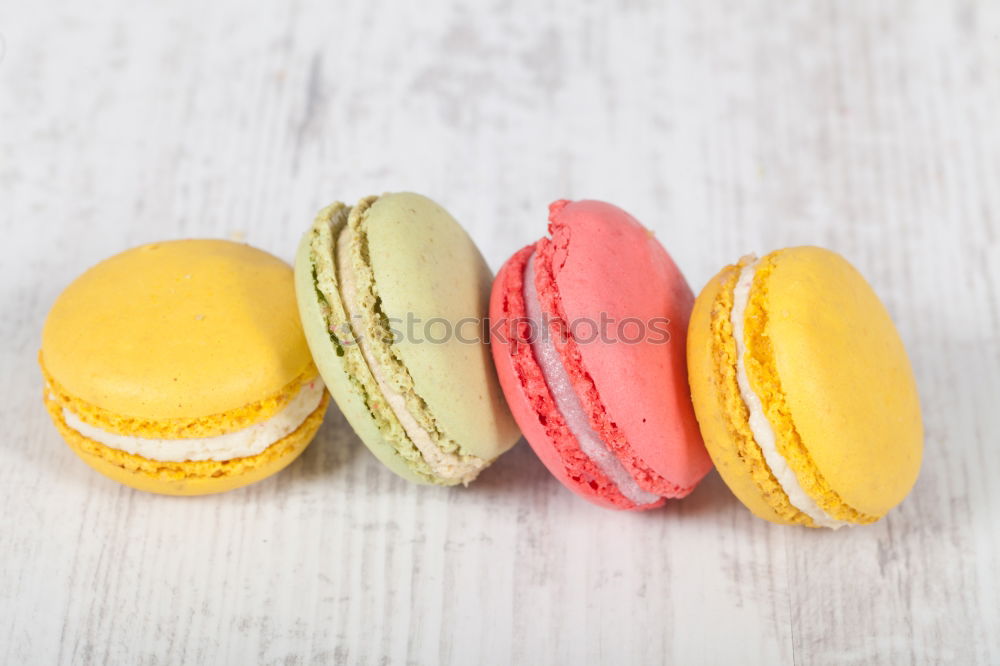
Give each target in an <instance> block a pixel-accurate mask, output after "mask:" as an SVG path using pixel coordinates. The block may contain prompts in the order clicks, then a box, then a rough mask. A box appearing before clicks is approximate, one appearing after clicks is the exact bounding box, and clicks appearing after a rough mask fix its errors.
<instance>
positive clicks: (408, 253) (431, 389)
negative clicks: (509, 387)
mask: <svg viewBox="0 0 1000 666" xmlns="http://www.w3.org/2000/svg"><path fill="white" fill-rule="evenodd" d="M492 277H493V276H492V274H491V272H490V270H489V267H488V266H487V265H486V262H485V261H484V260H483V257H482V255H481V254H480V252H479V250H478V249H477V248H476V246H475V244H474V243H473V242H472V239H471V238H469V235H468V234H467V233H466V232H465V230H464V229H462V227H461V226H460V225H459V224H458V222H456V221H455V219H454V218H453V217H452V216H451V215H449V214H448V212H447V211H446V210H444V208H442V207H441V206H439V205H438V204H436V203H434V202H433V201H431V200H430V199H428V198H426V197H423V196H420V195H418V194H412V193H392V194H383V195H382V196H372V197H366V198H364V199H362V200H361V201H360V202H358V204H357V205H356V206H353V207H350V206H346V205H344V204H342V203H339V202H338V203H334V204H332V205H330V206H327V207H326V208H324V209H323V210H321V211H320V212H319V214H318V215H317V217H316V220H315V221H314V222H313V225H312V227H311V228H310V229H309V230H308V231H307V232H306V233H305V235H304V236H303V238H302V242H301V244H300V245H299V251H298V256H297V257H296V261H295V290H296V295H297V298H298V303H299V313H300V316H301V318H302V325H303V328H304V330H305V334H306V340H307V341H308V343H309V347H310V349H311V351H312V355H313V359H314V360H315V362H316V366H317V367H318V368H319V371H320V374H322V376H323V380H324V382H325V383H326V385H327V387H328V388H329V390H330V393H331V394H332V395H333V398H334V400H335V401H336V402H337V404H338V406H339V407H340V409H341V411H342V412H343V413H344V416H345V417H346V418H347V420H348V422H349V423H350V424H351V426H352V427H353V428H354V430H355V432H356V433H357V434H358V436H359V437H360V438H361V440H362V441H364V443H365V444H366V445H367V446H368V448H369V449H371V451H372V453H374V454H375V456H376V457H377V458H378V459H379V460H380V461H382V463H383V464H385V465H386V466H387V467H388V468H389V469H391V470H392V471H393V472H395V473H396V474H398V475H400V476H402V477H404V478H406V479H409V480H411V481H416V482H420V483H429V484H437V485H454V484H457V483H466V484H467V483H469V482H470V481H472V480H473V479H474V478H476V476H477V475H478V474H479V472H481V471H482V470H483V469H485V468H486V467H487V466H488V465H489V464H490V463H491V462H492V461H493V460H494V459H496V458H497V457H498V456H499V455H500V454H501V453H503V452H504V451H506V450H507V449H509V448H510V447H511V446H513V445H514V444H515V442H517V440H518V438H519V436H520V433H519V432H518V429H517V425H516V424H515V423H514V420H513V418H512V417H511V415H510V412H509V411H508V409H507V406H506V404H505V403H504V398H503V394H502V392H501V390H500V386H499V383H498V381H497V377H496V371H495V369H494V367H493V362H492V360H491V357H490V350H489V347H488V335H486V326H485V322H486V317H487V312H488V309H489V296H490V286H491V282H492Z"/></svg>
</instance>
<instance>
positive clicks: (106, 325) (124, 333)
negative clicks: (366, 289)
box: [39, 240, 329, 495]
mask: <svg viewBox="0 0 1000 666" xmlns="http://www.w3.org/2000/svg"><path fill="white" fill-rule="evenodd" d="M39 362H40V364H41V366H42V373H43V376H44V379H45V394H44V397H45V405H46V408H47V409H48V411H49V414H50V415H51V417H52V420H53V422H54V423H55V425H56V427H57V428H58V430H59V432H60V433H61V434H62V435H63V438H64V439H65V440H66V442H67V443H68V444H69V446H70V448H72V449H73V451H74V452H76V454H77V455H78V456H80V458H82V459H83V460H84V461H85V462H86V463H87V464H88V465H90V466H91V467H93V468H94V469H96V470H97V471H99V472H101V473H103V474H105V475H106V476H108V477H110V478H112V479H114V480H116V481H119V482H121V483H124V484H126V485H128V486H131V487H133V488H137V489H140V490H145V491H149V492H155V493H162V494H168V495H202V494H207V493H218V492H223V491H226V490H232V489H233V488H238V487H240V486H245V485H247V484H249V483H253V482H255V481H259V480H261V479H264V478H266V477H268V476H270V475H272V474H274V473H276V472H278V471H279V470H281V469H282V468H284V467H285V466H286V465H288V464H289V463H291V462H292V461H293V460H295V458H296V457H297V456H298V455H299V454H300V453H301V452H302V451H303V450H304V449H305V447H306V446H307V445H308V444H309V442H310V440H312V438H313V435H314V434H315V433H316V431H317V429H318V428H319V426H320V424H321V422H322V420H323V414H324V413H325V411H326V406H327V403H328V402H329V396H328V395H327V394H326V391H325V389H324V386H323V382H322V380H321V379H320V378H319V376H318V373H317V371H316V368H315V366H314V365H313V363H312V360H311V359H310V356H309V350H308V347H307V346H306V342H305V338H304V336H303V334H302V328H301V325H300V323H299V319H298V313H297V311H296V307H295V296H294V289H293V276H292V270H291V268H290V267H289V266H288V265H287V264H285V263H284V262H282V261H280V260H279V259H277V258H275V257H273V256H271V255H270V254H267V253H266V252H262V251H261V250H257V249H254V248H252V247H249V246H247V245H242V244H238V243H232V242H228V241H219V240H184V241H170V242H163V243H153V244H150V245H143V246H141V247H137V248H134V249H132V250H128V251H126V252H123V253H121V254H119V255H116V256H114V257H112V258H110V259H107V260H106V261H103V262H101V263H100V264H98V265H96V266H94V267H93V268H91V269H90V270H88V271H87V272H86V273H84V274H83V275H81V276H80V277H79V278H78V279H77V280H75V281H74V282H73V283H72V284H71V285H70V286H69V287H68V288H67V289H66V290H65V291H64V292H63V293H62V294H61V295H60V296H59V298H58V299H57V300H56V303H55V304H54V305H53V307H52V310H51V311H50V312H49V315H48V318H47V319H46V322H45V328H44V331H43V334H42V350H41V352H40V353H39Z"/></svg>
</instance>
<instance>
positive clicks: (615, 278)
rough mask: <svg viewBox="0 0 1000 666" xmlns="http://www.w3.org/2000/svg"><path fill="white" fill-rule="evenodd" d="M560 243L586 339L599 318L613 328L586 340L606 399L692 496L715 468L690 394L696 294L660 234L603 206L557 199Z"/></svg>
mask: <svg viewBox="0 0 1000 666" xmlns="http://www.w3.org/2000/svg"><path fill="white" fill-rule="evenodd" d="M549 231H550V234H551V239H543V240H542V241H540V242H539V244H538V246H537V252H538V254H539V255H540V256H542V257H544V256H546V255H549V254H551V265H552V272H553V275H554V278H555V287H556V289H557V290H558V295H559V300H560V302H561V306H562V309H563V312H564V313H565V317H566V321H567V322H569V323H570V324H571V325H573V323H574V322H577V324H576V325H577V326H578V332H577V333H576V335H577V336H579V337H583V338H585V337H586V332H587V328H588V327H589V326H591V324H590V323H588V322H591V323H593V324H595V325H598V326H599V325H600V324H601V322H602V321H610V322H612V323H611V324H610V325H609V326H608V327H607V330H606V331H605V332H604V333H602V335H608V336H610V337H611V338H612V340H611V344H603V343H602V342H601V340H600V339H599V338H598V339H597V340H594V341H593V342H586V340H585V339H584V340H578V342H582V343H581V344H576V345H575V347H576V349H578V350H579V354H580V359H581V361H582V365H583V367H584V368H585V369H586V373H587V374H588V375H589V376H590V378H591V379H592V380H593V383H594V386H595V387H596V389H597V394H598V396H599V397H600V402H601V404H602V405H603V407H604V409H605V410H606V411H607V413H608V414H609V415H610V418H611V419H612V420H613V421H614V423H615V424H616V426H617V427H618V428H619V429H620V430H621V433H622V434H623V435H624V438H625V440H626V441H627V442H628V444H629V446H630V447H631V448H632V450H633V451H634V452H635V453H636V454H638V456H639V457H640V458H641V459H642V461H644V462H645V463H646V465H648V466H649V467H650V468H651V469H652V470H653V471H654V472H656V473H657V474H658V475H660V476H662V477H663V478H664V479H666V480H667V481H668V482H669V483H671V484H673V485H675V486H677V487H678V488H681V489H683V490H684V492H685V493H686V492H687V491H689V490H690V489H691V488H692V487H694V485H695V484H697V483H698V481H700V480H701V478H702V477H703V476H705V474H707V473H708V471H709V470H710V469H711V468H712V462H711V460H710V458H709V457H708V454H707V453H706V451H705V448H704V446H703V445H702V442H701V434H700V432H699V430H698V424H697V421H696V420H695V417H694V412H693V409H692V406H691V400H690V396H689V393H688V384H687V369H686V357H685V354H684V352H683V350H684V349H685V344H686V338H687V326H688V318H689V316H690V312H691V307H692V305H693V303H694V296H693V294H692V293H691V290H690V288H689V287H688V285H687V282H686V281H685V279H684V277H683V276H682V275H681V273H680V271H679V270H678V269H677V266H676V265H675V264H674V262H673V260H672V259H671V258H670V257H669V255H667V253H666V252H665V251H664V249H663V247H662V245H660V243H658V242H656V241H655V240H654V236H653V233H652V232H651V231H650V230H648V229H646V228H645V227H643V226H642V225H641V224H640V223H639V222H637V221H636V220H635V219H634V218H633V217H632V216H630V215H629V214H628V213H626V212H625V211H623V210H621V209H620V208H618V207H616V206H613V205H611V204H608V203H604V202H601V201H576V202H565V201H563V202H556V203H555V204H553V206H552V208H551V210H550V225H549Z"/></svg>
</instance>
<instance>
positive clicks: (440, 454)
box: [337, 225, 486, 483]
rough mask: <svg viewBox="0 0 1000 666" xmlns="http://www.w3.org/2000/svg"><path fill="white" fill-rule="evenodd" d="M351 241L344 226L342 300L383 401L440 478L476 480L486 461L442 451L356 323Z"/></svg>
mask: <svg viewBox="0 0 1000 666" xmlns="http://www.w3.org/2000/svg"><path fill="white" fill-rule="evenodd" d="M350 240H351V231H350V228H349V227H348V226H347V225H344V228H343V229H342V230H341V232H340V235H339V236H338V238H337V281H338V283H339V287H340V296H341V301H342V303H343V305H344V310H345V311H346V313H347V316H348V317H349V318H350V321H351V329H352V331H353V332H354V339H355V342H357V345H358V347H359V348H360V349H361V354H362V355H363V356H364V359H365V362H366V363H367V364H368V368H369V370H371V373H372V376H373V377H374V378H375V382H376V383H377V384H378V387H379V390H380V391H381V392H382V398H383V399H385V402H386V404H387V405H388V406H389V409H391V410H392V413H393V414H395V415H396V419H397V420H398V421H399V423H400V425H401V426H403V430H404V431H405V432H406V436H407V437H409V438H410V441H411V442H412V443H413V445H414V446H415V447H417V450H418V451H419V452H420V455H421V456H422V457H423V459H424V461H425V462H426V463H427V465H428V467H430V468H431V471H432V472H434V474H435V475H436V476H439V477H441V478H443V479H458V480H461V481H462V482H464V483H468V482H470V481H472V480H473V479H475V478H476V476H477V475H478V474H479V472H480V471H481V470H482V469H483V468H484V467H485V466H486V461H485V460H481V459H479V458H474V457H472V456H468V457H466V459H464V460H463V459H462V458H460V457H458V456H456V455H454V454H451V453H447V452H445V451H442V450H441V448H440V447H439V446H438V445H437V444H435V443H434V440H433V439H432V438H431V436H430V433H428V432H427V430H426V429H425V428H424V427H423V426H421V425H420V424H419V423H417V420H416V419H415V418H414V417H413V414H411V413H410V410H409V409H408V408H407V406H406V398H405V397H404V396H403V395H402V394H401V393H400V392H399V391H397V390H396V389H395V387H394V386H393V385H392V384H391V383H390V382H389V380H388V377H386V373H385V371H384V370H383V368H382V366H381V365H380V364H379V362H378V358H377V357H376V356H375V351H374V349H372V345H371V341H370V340H369V339H368V336H366V335H365V334H364V331H359V330H358V329H357V328H355V326H354V324H355V322H358V321H362V319H361V316H360V313H359V311H358V307H357V285H356V284H355V281H354V275H353V274H352V273H351V271H350V270H349V268H348V267H349V266H350V260H351V257H350Z"/></svg>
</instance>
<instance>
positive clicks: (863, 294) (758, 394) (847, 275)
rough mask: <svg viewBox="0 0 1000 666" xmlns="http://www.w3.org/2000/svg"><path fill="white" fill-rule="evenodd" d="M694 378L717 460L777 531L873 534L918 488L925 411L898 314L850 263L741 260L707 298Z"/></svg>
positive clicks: (812, 250) (802, 256)
mask: <svg viewBox="0 0 1000 666" xmlns="http://www.w3.org/2000/svg"><path fill="white" fill-rule="evenodd" d="M688 373H689V375H688V376H689V381H690V384H691V393H692V398H693V401H694V407H695V413H696V415H697V417H698V423H699V426H700V427H701V432H702V436H703V437H704V439H705V444H706V446H707V447H708V451H709V454H710V455H711V456H712V459H713V460H714V462H715V465H716V467H717V468H718V470H719V473H720V474H721V475H722V478H723V479H724V480H725V482H726V484H727V485H728V486H729V487H730V488H731V489H732V490H733V492H734V493H735V494H736V496H737V497H738V498H739V499H740V500H741V501H742V502H743V503H744V504H745V505H746V506H747V507H748V508H749V509H750V510H751V511H752V512H753V513H754V514H756V515H757V516H759V517H761V518H764V519H767V520H770V521H772V522H776V523H784V524H798V525H806V526H809V527H831V528H836V527H841V526H843V525H856V524H865V523H872V522H874V521H876V520H878V519H879V518H881V517H882V516H884V515H885V514H886V513H887V512H888V511H889V510H890V509H892V508H893V507H894V506H896V505H897V504H899V503H900V502H901V501H902V500H903V498H904V497H905V496H906V495H907V493H909V491H910V489H911V488H912V487H913V484H914V483H915V481H916V479H917V474H918V473H919V470H920V461H921V456H922V450H923V425H922V422H921V416H920V402H919V398H918V395H917V388H916V383H915V381H914V378H913V372H912V370H911V368H910V362H909V359H908V357H907V355H906V350H905V349H904V347H903V343H902V341H901V340H900V338H899V334H898V333H897V332H896V328H895V327H894V326H893V323H892V320H891V319H890V317H889V313H888V312H887V311H886V309H885V307H884V306H883V305H882V303H881V301H880V300H879V298H878V296H877V295H876V294H875V292H874V291H873V290H872V288H871V287H870V286H869V284H868V283H867V282H866V281H865V279H864V278H863V277H862V276H861V274H860V273H858V271H857V270H855V269H854V268H853V267H852V266H851V265H850V264H849V263H848V262H847V261H846V260H845V259H844V258H843V257H841V256H840V255H838V254H836V253H835V252H831V251H829V250H825V249H821V248H816V247H795V248H788V249H784V250H777V251H775V252H772V253H770V254H768V255H766V256H764V257H762V258H760V259H756V258H754V257H745V258H743V259H741V260H740V261H739V262H738V263H737V264H735V265H731V266H727V267H725V268H724V269H722V271H721V272H720V273H719V274H718V275H716V276H715V277H714V278H713V279H712V280H711V281H710V282H709V283H708V284H707V285H706V286H705V288H704V289H703V290H702V292H701V294H700V295H699V296H698V298H697V300H696V302H695V306H694V312H693V314H692V316H691V322H690V326H689V329H688Z"/></svg>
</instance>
